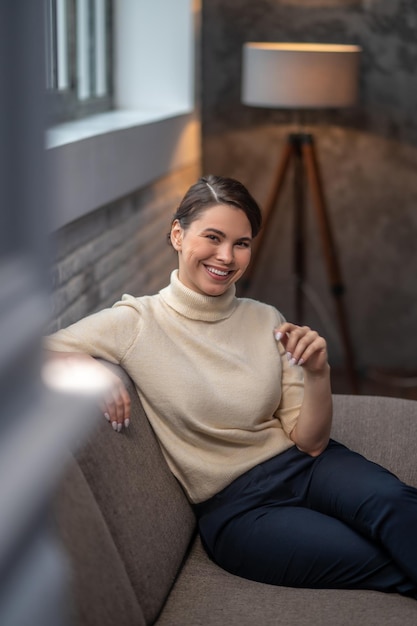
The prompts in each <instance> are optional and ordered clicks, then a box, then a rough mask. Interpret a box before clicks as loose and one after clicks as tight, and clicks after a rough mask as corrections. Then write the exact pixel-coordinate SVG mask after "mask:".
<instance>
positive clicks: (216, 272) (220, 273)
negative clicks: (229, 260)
mask: <svg viewBox="0 0 417 626" xmlns="http://www.w3.org/2000/svg"><path fill="white" fill-rule="evenodd" d="M205 268H206V270H207V271H208V272H209V273H210V274H214V275H215V276H219V277H221V278H226V276H229V274H231V273H232V271H231V270H219V269H217V268H216V267H210V266H208V265H206V266H205Z"/></svg>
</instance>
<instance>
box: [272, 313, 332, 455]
mask: <svg viewBox="0 0 417 626" xmlns="http://www.w3.org/2000/svg"><path fill="white" fill-rule="evenodd" d="M275 337H276V339H277V340H278V341H281V343H282V344H283V346H284V348H285V350H286V352H287V357H288V359H289V361H290V364H291V365H294V366H295V365H299V366H301V367H302V368H303V370H304V397H303V401H302V405H301V409H300V413H299V415H298V419H297V423H296V425H295V427H294V428H293V430H292V431H291V434H290V437H291V439H292V440H293V441H294V443H295V445H296V446H297V448H299V449H300V450H302V451H303V452H306V453H307V454H310V455H311V456H318V455H319V454H320V453H321V452H323V450H324V449H325V448H326V446H327V444H328V442H329V438H330V429H331V423H332V393H331V386H330V366H329V364H328V361H327V345H326V341H325V340H324V339H323V337H320V336H319V335H318V333H317V332H315V331H312V330H311V329H310V328H308V326H303V327H300V326H296V325H295V324H290V323H287V322H286V323H284V324H282V325H281V326H280V327H279V328H277V329H276V330H275Z"/></svg>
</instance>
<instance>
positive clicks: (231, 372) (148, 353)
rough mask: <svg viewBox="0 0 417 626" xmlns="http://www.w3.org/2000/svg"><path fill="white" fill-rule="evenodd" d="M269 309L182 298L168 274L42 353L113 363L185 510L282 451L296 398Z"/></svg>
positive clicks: (185, 294) (276, 316)
mask: <svg viewBox="0 0 417 626" xmlns="http://www.w3.org/2000/svg"><path fill="white" fill-rule="evenodd" d="M282 322H283V318H282V316H281V315H280V313H278V311H277V310H276V309H274V308H273V307H271V306H269V305H266V304H262V303H260V302H257V301H255V300H249V299H243V298H242V299H241V298H239V299H238V298H236V297H235V287H234V286H232V287H230V288H229V289H228V291H227V292H226V293H225V294H223V295H221V296H216V297H214V296H205V295H201V294H198V293H196V292H194V291H192V290H190V289H188V288H186V287H185V286H184V285H183V284H182V283H181V282H180V281H179V279H178V272H177V270H175V271H174V272H173V273H172V275H171V282H170V285H169V286H168V287H166V288H164V289H162V290H161V291H160V292H159V294H157V295H154V296H143V297H140V298H134V297H132V296H129V295H124V296H123V297H122V299H121V301H119V302H117V303H116V304H115V305H114V306H113V307H112V308H110V309H105V310H103V311H100V312H99V313H95V314H93V315H90V316H89V317H86V318H84V319H82V320H80V321H79V322H77V323H75V324H73V325H72V326H69V327H68V328H67V329H64V330H60V331H58V332H57V333H55V334H54V335H51V336H50V337H48V338H47V339H46V348H47V349H49V350H58V351H67V352H85V353H88V354H90V355H92V356H95V357H101V358H103V359H107V360H108V361H111V362H112V363H119V364H120V365H121V366H122V367H123V368H124V369H125V370H126V371H127V373H128V374H129V375H130V376H131V378H132V379H133V381H134V382H135V385H136V388H137V391H138V394H139V396H140V398H141V401H142V403H143V406H144V409H145V411H146V413H147V416H148V419H149V421H150V422H151V425H152V427H153V429H154V431H155V433H156V436H157V437H158V439H159V442H160V445H161V448H162V451H163V453H164V456H165V458H166V460H167V463H168V465H169V467H170V469H171V471H172V472H173V473H174V475H175V476H176V477H177V479H178V480H179V481H180V483H181V484H182V486H183V488H184V490H185V492H186V494H187V496H188V498H189V499H190V501H191V502H201V501H203V500H206V499H207V498H210V497H211V496H213V495H214V494H215V493H217V492H218V491H220V490H221V489H222V488H223V487H225V486H226V485H228V484H229V483H230V482H232V481H233V480H234V479H235V478H237V477H238V476H240V475H241V474H243V473H244V472H246V471H247V470H249V469H251V468H252V467H254V466H255V465H257V464H258V463H260V462H262V461H265V460H266V459H268V458H271V457H272V456H275V455H276V454H279V453H280V452H283V451H284V450H286V449H287V448H289V447H291V446H292V445H294V444H293V442H292V441H291V440H290V439H289V433H290V432H291V430H292V428H293V427H294V425H295V423H296V420H297V416H298V413H299V410H300V406H301V401H302V396H303V382H302V381H303V375H302V369H301V368H299V367H297V366H295V367H290V366H289V364H288V362H287V359H286V357H285V352H284V350H283V348H282V346H281V344H280V343H277V342H276V340H275V339H274V335H273V330H274V328H275V327H276V326H279V325H280V324H281V323H282Z"/></svg>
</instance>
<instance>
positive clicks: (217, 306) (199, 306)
mask: <svg viewBox="0 0 417 626" xmlns="http://www.w3.org/2000/svg"><path fill="white" fill-rule="evenodd" d="M159 293H160V295H161V297H162V299H163V300H164V302H165V303H166V304H167V305H168V306H170V307H171V308H172V309H174V311H177V313H180V315H183V316H184V317H188V318H189V319H193V320H201V321H203V322H218V321H220V320H223V319H226V318H228V317H230V315H231V314H232V313H233V311H234V310H235V308H236V306H237V299H236V297H235V293H236V288H235V285H231V286H230V287H229V289H228V290H227V291H225V293H223V294H222V295H221V296H206V295H203V294H201V293H197V292H196V291H193V290H192V289H189V288H188V287H186V286H185V285H183V284H182V282H181V281H180V279H179V278H178V270H174V271H173V272H172V274H171V282H170V284H169V285H168V287H165V288H164V289H162V290H161V291H160V292H159Z"/></svg>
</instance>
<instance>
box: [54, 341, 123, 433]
mask: <svg viewBox="0 0 417 626" xmlns="http://www.w3.org/2000/svg"><path fill="white" fill-rule="evenodd" d="M45 354H46V358H47V361H48V365H49V366H52V370H53V369H55V372H56V376H58V377H59V378H60V379H61V380H62V379H63V378H64V379H65V378H67V379H69V380H71V379H74V377H79V376H81V377H93V379H95V380H97V381H99V382H100V388H102V389H104V391H103V393H102V395H101V398H100V408H101V410H102V411H103V414H104V416H105V418H106V419H107V420H108V421H109V422H110V423H111V425H112V427H113V429H114V430H116V431H117V432H120V431H121V430H122V427H123V425H124V426H125V428H127V427H128V426H129V421H130V397H129V394H128V392H127V391H126V388H125V386H124V385H123V383H122V381H121V380H120V378H119V377H118V376H116V374H114V373H113V372H111V371H110V370H109V369H108V368H107V367H106V366H105V365H103V364H102V363H100V361H97V359H95V358H94V357H92V356H90V355H89V354H85V353H81V352H58V351H53V350H46V351H45Z"/></svg>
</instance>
